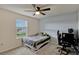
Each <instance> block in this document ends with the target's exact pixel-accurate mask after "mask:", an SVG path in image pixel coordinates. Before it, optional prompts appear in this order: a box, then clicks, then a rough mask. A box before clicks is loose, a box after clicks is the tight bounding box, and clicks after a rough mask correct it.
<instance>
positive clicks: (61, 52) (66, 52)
mask: <svg viewBox="0 0 79 59" xmlns="http://www.w3.org/2000/svg"><path fill="white" fill-rule="evenodd" d="M57 37H58V45H60V46H62V47H57V49H59V50H58V52H60V54H68V53H69V52H70V50H68V49H66V47H71V45H70V44H68V43H67V42H65V41H64V40H63V39H62V36H61V34H60V33H59V30H58V31H57ZM63 52H64V53H63Z"/></svg>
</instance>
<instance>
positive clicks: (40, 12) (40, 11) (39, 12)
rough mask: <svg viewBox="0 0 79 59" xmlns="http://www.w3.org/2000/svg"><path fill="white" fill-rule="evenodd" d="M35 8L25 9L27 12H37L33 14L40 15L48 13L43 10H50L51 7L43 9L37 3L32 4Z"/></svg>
mask: <svg viewBox="0 0 79 59" xmlns="http://www.w3.org/2000/svg"><path fill="white" fill-rule="evenodd" d="M32 6H33V8H34V10H25V11H26V12H35V13H34V14H33V16H34V15H39V14H42V15H46V14H45V13H43V11H50V8H45V9H41V7H39V6H36V5H35V4H32Z"/></svg>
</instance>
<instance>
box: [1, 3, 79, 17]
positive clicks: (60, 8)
mask: <svg viewBox="0 0 79 59" xmlns="http://www.w3.org/2000/svg"><path fill="white" fill-rule="evenodd" d="M36 6H40V7H41V9H43V8H51V10H50V11H46V12H44V13H45V14H46V15H35V16H33V14H34V12H25V11H24V10H34V8H33V7H32V4H2V5H0V8H4V9H7V10H10V11H13V12H17V13H19V14H22V15H26V16H30V17H35V18H44V17H47V16H51V15H58V14H62V13H69V12H74V11H77V10H79V5H78V4H36Z"/></svg>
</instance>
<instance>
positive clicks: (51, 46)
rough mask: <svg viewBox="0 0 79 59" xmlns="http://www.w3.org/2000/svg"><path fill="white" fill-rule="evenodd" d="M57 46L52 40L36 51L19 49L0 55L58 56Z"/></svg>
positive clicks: (25, 48)
mask: <svg viewBox="0 0 79 59" xmlns="http://www.w3.org/2000/svg"><path fill="white" fill-rule="evenodd" d="M58 54H59V53H58V51H57V44H56V42H55V41H54V40H53V41H52V42H50V43H48V44H47V45H45V46H44V47H42V48H41V49H39V50H38V51H33V50H31V49H29V48H28V47H25V46H24V47H20V48H17V49H14V50H12V51H8V52H5V53H2V55H58Z"/></svg>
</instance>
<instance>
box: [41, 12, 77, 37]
mask: <svg viewBox="0 0 79 59" xmlns="http://www.w3.org/2000/svg"><path fill="white" fill-rule="evenodd" d="M68 28H73V29H74V30H77V28H78V19H77V12H72V13H65V14H60V15H56V16H49V17H46V18H43V19H41V20H40V30H41V31H44V32H48V33H49V34H50V35H51V36H53V37H56V36H57V34H56V33H57V30H60V31H61V32H67V30H68Z"/></svg>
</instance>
